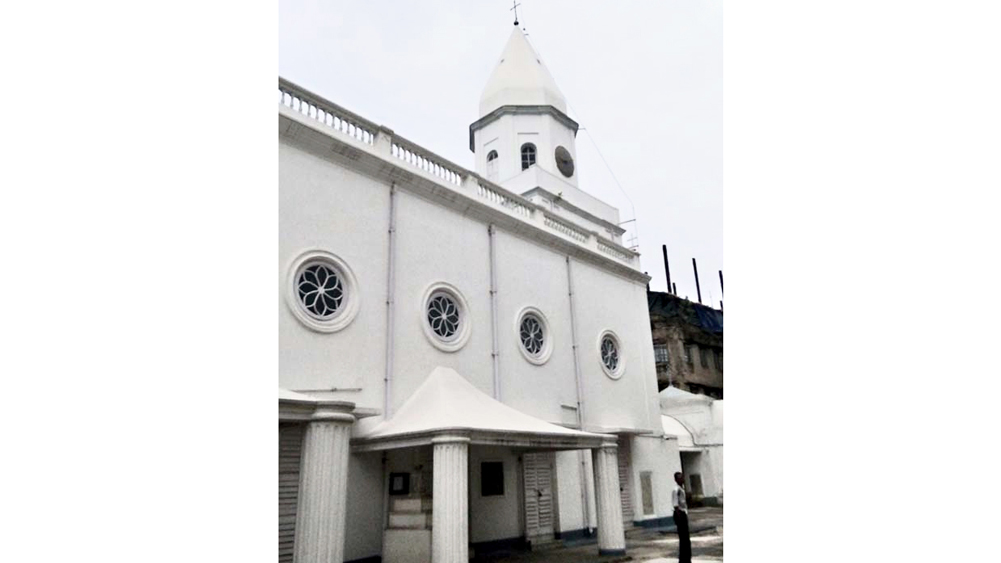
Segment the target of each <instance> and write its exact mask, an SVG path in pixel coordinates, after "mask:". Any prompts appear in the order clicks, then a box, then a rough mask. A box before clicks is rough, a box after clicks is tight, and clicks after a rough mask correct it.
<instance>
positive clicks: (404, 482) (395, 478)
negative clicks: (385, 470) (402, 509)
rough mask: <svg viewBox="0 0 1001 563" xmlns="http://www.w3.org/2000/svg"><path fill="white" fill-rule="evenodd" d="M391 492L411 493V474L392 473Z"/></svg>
mask: <svg viewBox="0 0 1001 563" xmlns="http://www.w3.org/2000/svg"><path fill="white" fill-rule="evenodd" d="M389 494H390V495H393V496H406V495H408V494H410V474H409V473H390V474H389Z"/></svg>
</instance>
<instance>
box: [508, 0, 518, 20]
mask: <svg viewBox="0 0 1001 563" xmlns="http://www.w3.org/2000/svg"><path fill="white" fill-rule="evenodd" d="M511 3H512V4H514V6H511V10H514V25H518V6H521V4H519V3H518V0H511ZM511 10H508V11H509V12H510V11H511Z"/></svg>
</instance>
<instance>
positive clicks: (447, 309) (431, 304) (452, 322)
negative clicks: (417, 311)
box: [427, 291, 461, 340]
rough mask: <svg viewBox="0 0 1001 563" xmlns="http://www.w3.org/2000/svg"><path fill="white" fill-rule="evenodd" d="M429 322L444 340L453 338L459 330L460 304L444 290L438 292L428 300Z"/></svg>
mask: <svg viewBox="0 0 1001 563" xmlns="http://www.w3.org/2000/svg"><path fill="white" fill-rule="evenodd" d="M427 316H428V324H429V325H431V330H432V331H433V332H434V333H435V334H436V335H437V336H438V337H439V338H441V339H442V340H452V339H453V338H454V337H455V335H456V334H457V333H458V332H459V323H460V322H461V321H460V318H459V306H458V305H457V304H456V302H455V299H454V298H453V297H452V296H451V295H449V294H447V293H445V292H443V291H440V292H437V293H435V294H434V295H432V296H431V299H430V300H429V301H428V309H427Z"/></svg>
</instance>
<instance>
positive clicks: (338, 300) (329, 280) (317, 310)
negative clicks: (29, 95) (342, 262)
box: [296, 264, 344, 320]
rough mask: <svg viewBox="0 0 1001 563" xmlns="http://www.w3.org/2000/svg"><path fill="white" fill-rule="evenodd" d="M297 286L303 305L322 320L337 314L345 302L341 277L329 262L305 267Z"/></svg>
mask: <svg viewBox="0 0 1001 563" xmlns="http://www.w3.org/2000/svg"><path fill="white" fill-rule="evenodd" d="M296 288H297V290H298V295H299V300H300V301H301V302H302V305H303V307H305V308H306V310H307V311H308V312H309V314H310V315H312V316H313V317H315V318H317V319H320V320H327V319H330V318H331V317H333V316H334V315H336V314H337V311H338V310H339V309H340V307H341V304H342V303H343V302H344V284H343V283H342V281H341V277H340V276H339V275H338V274H337V270H335V269H333V268H332V267H330V266H328V265H327V264H311V265H308V266H306V267H305V268H303V270H302V272H301V273H300V274H299V279H298V280H297V283H296Z"/></svg>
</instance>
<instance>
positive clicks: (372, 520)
mask: <svg viewBox="0 0 1001 563" xmlns="http://www.w3.org/2000/svg"><path fill="white" fill-rule="evenodd" d="M382 499H383V480H382V455H381V454H380V453H378V452H370V453H362V454H351V457H350V459H349V461H348V500H347V514H348V518H347V519H346V521H345V529H344V559H345V561H350V560H352V559H362V558H365V557H374V556H377V555H379V554H380V553H382V529H383V514H382Z"/></svg>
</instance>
